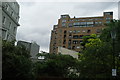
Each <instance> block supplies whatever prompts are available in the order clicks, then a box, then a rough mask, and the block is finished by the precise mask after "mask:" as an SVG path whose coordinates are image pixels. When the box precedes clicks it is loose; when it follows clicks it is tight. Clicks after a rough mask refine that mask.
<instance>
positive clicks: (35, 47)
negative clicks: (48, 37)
mask: <svg viewBox="0 0 120 80" xmlns="http://www.w3.org/2000/svg"><path fill="white" fill-rule="evenodd" d="M38 53H39V45H37V44H36V43H34V42H33V43H31V49H30V55H31V56H32V58H37V57H36V55H37V54H38Z"/></svg>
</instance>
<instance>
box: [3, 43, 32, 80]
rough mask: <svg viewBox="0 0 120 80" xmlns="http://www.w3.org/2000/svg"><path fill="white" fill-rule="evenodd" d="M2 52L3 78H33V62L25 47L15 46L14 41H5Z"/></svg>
mask: <svg viewBox="0 0 120 80" xmlns="http://www.w3.org/2000/svg"><path fill="white" fill-rule="evenodd" d="M2 54H3V55H2V66H3V68H2V69H3V71H2V75H3V77H2V80H9V79H12V80H21V79H22V80H31V79H32V71H31V68H32V62H31V60H30V58H29V57H30V55H29V53H28V51H26V49H25V48H23V47H18V46H14V43H13V42H6V41H3V44H2Z"/></svg>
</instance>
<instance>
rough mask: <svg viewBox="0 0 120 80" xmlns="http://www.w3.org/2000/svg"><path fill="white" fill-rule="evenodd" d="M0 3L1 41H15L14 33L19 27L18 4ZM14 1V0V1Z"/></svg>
mask: <svg viewBox="0 0 120 80" xmlns="http://www.w3.org/2000/svg"><path fill="white" fill-rule="evenodd" d="M9 1H10V0H7V2H0V14H2V18H0V19H2V24H1V25H0V32H1V33H0V35H1V37H2V39H3V40H7V41H13V40H16V31H17V27H18V26H19V23H18V21H19V4H18V3H17V2H9ZM14 1H15V0H14Z"/></svg>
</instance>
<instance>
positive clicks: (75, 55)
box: [58, 47, 78, 59]
mask: <svg viewBox="0 0 120 80" xmlns="http://www.w3.org/2000/svg"><path fill="white" fill-rule="evenodd" d="M58 53H61V54H64V55H70V56H72V57H73V58H76V59H78V52H76V51H73V50H69V49H66V48H63V47H58Z"/></svg>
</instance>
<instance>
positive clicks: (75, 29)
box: [50, 12, 113, 53]
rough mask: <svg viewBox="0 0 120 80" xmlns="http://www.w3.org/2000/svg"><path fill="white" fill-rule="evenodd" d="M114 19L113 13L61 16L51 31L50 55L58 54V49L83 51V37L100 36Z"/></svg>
mask: <svg viewBox="0 0 120 80" xmlns="http://www.w3.org/2000/svg"><path fill="white" fill-rule="evenodd" d="M111 19H113V12H104V13H103V16H97V17H81V18H76V17H74V18H70V16H69V15H68V14H66V15H61V17H60V19H58V24H57V25H54V27H53V30H52V31H51V41H50V53H58V47H63V48H67V49H69V50H73V51H77V52H80V51H81V47H82V46H81V45H80V43H81V42H82V40H83V39H82V37H83V36H89V35H91V34H100V33H101V31H102V29H104V28H105V27H106V26H105V25H104V24H105V23H109V22H110V20H111Z"/></svg>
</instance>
